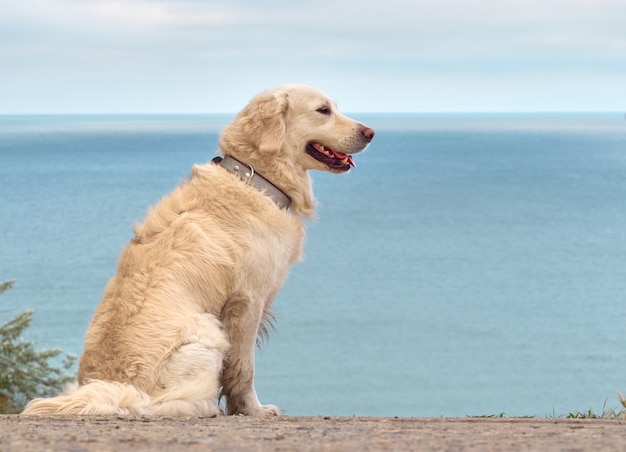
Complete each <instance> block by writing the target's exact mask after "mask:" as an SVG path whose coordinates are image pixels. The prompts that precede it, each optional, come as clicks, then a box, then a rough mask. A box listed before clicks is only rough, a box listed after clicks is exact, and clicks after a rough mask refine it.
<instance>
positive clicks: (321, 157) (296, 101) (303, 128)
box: [220, 85, 374, 173]
mask: <svg viewBox="0 0 626 452" xmlns="http://www.w3.org/2000/svg"><path fill="white" fill-rule="evenodd" d="M373 137H374V131H373V130H372V129H371V128H369V127H367V126H365V125H363V124H361V123H359V122H358V121H355V120H353V119H350V118H348V117H346V116H344V115H343V114H341V113H340V112H339V110H338V109H337V106H336V104H335V103H334V102H333V101H332V100H331V99H330V98H328V96H326V95H325V94H323V93H322V92H320V91H318V90H317V89H315V88H311V87H308V86H303V85H284V86H280V87H278V88H276V89H273V90H271V91H266V92H264V93H262V94H260V95H258V96H256V97H255V98H253V99H252V100H251V101H250V103H249V104H248V105H247V106H246V107H245V108H244V109H243V110H242V111H241V112H240V113H239V114H238V115H237V117H236V118H235V119H234V120H233V122H232V123H231V124H230V125H228V126H227V127H226V129H224V131H223V132H222V137H221V139H220V147H221V149H222V151H223V152H225V153H227V154H231V155H233V156H234V157H237V158H240V159H241V160H242V161H245V162H247V163H249V164H251V165H253V166H255V167H258V170H259V171H263V170H264V169H265V168H264V167H265V166H268V165H270V166H271V165H273V164H276V163H277V162H279V161H280V162H283V163H287V164H289V165H290V166H293V167H294V168H295V169H296V170H304V171H306V170H310V169H318V170H324V171H330V172H333V173H342V172H346V171H348V170H350V168H351V167H352V166H355V164H354V161H353V159H352V154H356V153H357V152H360V151H362V150H363V149H365V148H366V147H367V145H368V144H369V143H370V141H372V138H373ZM269 169H270V168H267V170H269ZM272 172H273V171H272Z"/></svg>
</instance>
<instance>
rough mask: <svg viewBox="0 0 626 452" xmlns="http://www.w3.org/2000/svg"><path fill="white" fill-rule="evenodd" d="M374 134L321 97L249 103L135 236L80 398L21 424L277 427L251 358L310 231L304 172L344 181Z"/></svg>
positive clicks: (90, 351)
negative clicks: (258, 422) (117, 420)
mask: <svg viewBox="0 0 626 452" xmlns="http://www.w3.org/2000/svg"><path fill="white" fill-rule="evenodd" d="M373 137H374V131H373V130H372V129H371V128H369V127H367V126H365V125H363V124H361V123H359V122H357V121H355V120H353V119H350V118H348V117H346V116H344V115H343V114H342V113H340V112H339V111H338V109H337V107H336V105H335V103H334V102H333V101H332V100H331V99H329V98H328V97H327V96H326V95H324V94H323V93H322V92H320V91H318V90H317V89H314V88H311V87H308V86H302V85H284V86H280V87H278V88H275V89H273V90H269V91H265V92H263V93H261V94H259V95H257V96H256V97H254V98H253V99H252V100H251V101H250V103H249V104H248V105H247V106H246V107H245V108H244V109H243V110H242V111H241V112H239V113H238V114H237V115H236V116H235V118H234V119H233V121H232V122H231V123H230V124H229V125H227V126H226V127H225V129H224V130H223V131H222V133H221V135H220V139H219V153H220V154H222V155H223V157H217V158H216V159H214V160H213V161H211V162H210V163H206V164H203V165H195V166H194V167H193V169H192V174H191V176H190V177H189V179H188V180H186V181H184V182H183V183H181V184H180V185H179V186H178V187H177V188H176V189H175V190H174V191H173V192H172V193H171V194H169V195H168V196H166V197H165V198H163V199H162V200H161V201H160V202H159V203H158V204H157V205H156V206H154V207H153V208H152V209H151V210H150V211H149V212H148V214H147V216H146V219H145V221H144V223H143V224H139V225H136V226H135V228H134V233H135V234H134V238H132V240H131V241H130V243H128V244H127V245H126V247H125V248H124V250H123V251H122V254H121V256H120V259H119V262H118V266H117V273H116V275H115V276H114V277H113V278H112V279H111V280H110V281H109V283H108V284H107V286H106V288H105V291H104V296H103V299H102V301H101V303H100V305H99V306H98V307H97V309H96V312H95V314H94V316H93V319H92V321H91V323H90V325H89V328H88V330H87V333H86V337H85V346H84V353H83V355H82V356H81V359H80V363H79V368H78V374H77V384H76V385H74V386H73V387H72V388H67V389H66V390H65V391H64V392H63V393H61V394H60V395H59V396H57V397H53V398H48V399H34V400H32V401H31V402H30V403H29V404H28V405H27V406H26V408H25V409H24V411H23V414H99V415H108V414H122V415H123V414H130V415H172V416H178V415H191V416H217V415H219V414H223V411H222V409H221V408H220V401H221V400H222V399H223V400H224V401H225V414H228V415H234V414H241V415H249V416H278V415H280V414H281V410H280V409H279V408H278V407H276V406H274V405H261V403H260V402H259V399H258V397H257V394H256V391H255V388H254V349H255V345H256V342H257V338H258V336H259V335H264V334H265V335H266V334H267V326H268V324H269V322H270V321H271V319H272V315H271V311H270V305H271V303H272V300H273V299H274V297H275V296H276V294H277V292H278V291H279V289H280V287H281V285H282V284H283V281H284V280H285V278H286V276H287V273H288V270H289V267H290V266H291V264H292V263H293V262H294V261H296V260H298V259H299V258H300V256H301V252H302V246H303V240H304V236H305V229H304V226H305V222H306V220H307V219H310V218H312V217H314V210H315V199H314V196H313V192H312V187H311V180H310V178H309V175H308V171H309V170H322V171H329V172H331V173H345V172H347V171H349V170H350V169H351V167H352V166H354V160H353V158H352V155H353V154H356V153H358V152H360V151H362V150H364V149H365V148H366V147H367V145H368V144H369V143H370V142H371V140H372V138H373Z"/></svg>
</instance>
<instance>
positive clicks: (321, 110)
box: [317, 107, 330, 115]
mask: <svg viewBox="0 0 626 452" xmlns="http://www.w3.org/2000/svg"><path fill="white" fill-rule="evenodd" d="M317 112H318V113H321V114H323V115H330V108H328V107H321V108H318V109H317Z"/></svg>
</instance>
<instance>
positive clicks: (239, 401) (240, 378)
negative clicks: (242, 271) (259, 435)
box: [221, 297, 281, 416]
mask: <svg viewBox="0 0 626 452" xmlns="http://www.w3.org/2000/svg"><path fill="white" fill-rule="evenodd" d="M263 310H264V304H263V302H262V301H260V300H254V299H250V298H246V297H241V298H237V299H232V300H229V301H228V302H227V303H226V305H225V306H224V310H223V311H222V323H223V325H224V327H225V328H226V332H227V334H228V337H229V339H230V343H231V344H230V345H231V347H230V352H229V354H228V358H227V360H226V362H225V365H224V369H223V371H222V382H221V383H222V395H223V396H224V397H225V398H226V413H227V414H231V415H232V414H245V415H249V416H279V415H280V414H281V410H280V408H278V407H276V406H274V405H261V404H260V403H259V399H258V397H257V395H256V391H255V389H254V348H255V345H256V339H257V333H258V330H259V326H260V324H261V321H262V320H263Z"/></svg>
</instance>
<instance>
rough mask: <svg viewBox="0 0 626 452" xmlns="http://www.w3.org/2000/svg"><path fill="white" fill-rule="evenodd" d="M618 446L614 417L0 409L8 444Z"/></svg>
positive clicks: (1, 439) (1, 451)
mask: <svg viewBox="0 0 626 452" xmlns="http://www.w3.org/2000/svg"><path fill="white" fill-rule="evenodd" d="M45 450H48V451H109V450H115V451H129V450H133V451H143V450H145V451H148V450H149V451H166V450H167V451H172V450H185V451H207V450H219V451H239V450H246V451H274V450H276V451H317V450H332V451H353V450H354V451H379V450H381V451H384V450H428V451H455V452H456V451H489V450H494V451H496V450H497V451H507V450H510V451H527V450H532V451H586V450H590V451H591V450H593V451H599V450H602V451H605V450H607V451H608V450H626V423H622V422H619V421H615V420H593V419H580V420H565V419H526V418H522V419H515V418H512V419H507V418H504V419H500V418H499V419H493V418H363V417H346V418H344V417H289V416H284V417H277V418H250V417H242V416H220V417H217V418H197V417H182V418H174V417H122V416H21V415H3V416H0V452H10V451H16V452H17V451H19V452H23V451H45Z"/></svg>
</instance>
